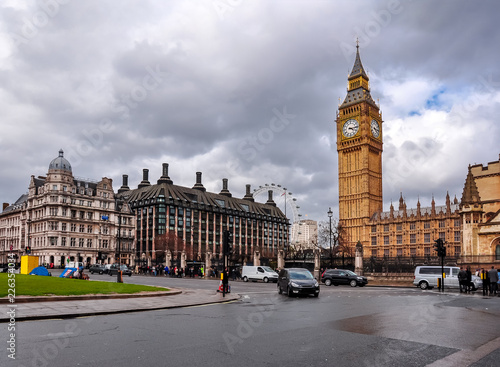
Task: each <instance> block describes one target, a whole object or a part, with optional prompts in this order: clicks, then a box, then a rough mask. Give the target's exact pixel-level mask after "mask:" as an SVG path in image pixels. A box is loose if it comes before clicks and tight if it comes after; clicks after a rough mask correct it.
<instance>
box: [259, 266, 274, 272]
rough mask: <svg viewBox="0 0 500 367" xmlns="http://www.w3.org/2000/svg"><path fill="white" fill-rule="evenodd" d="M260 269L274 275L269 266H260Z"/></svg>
mask: <svg viewBox="0 0 500 367" xmlns="http://www.w3.org/2000/svg"><path fill="white" fill-rule="evenodd" d="M261 268H262V269H264V270H265V271H267V272H270V273H274V270H273V269H271V268H270V267H269V266H261Z"/></svg>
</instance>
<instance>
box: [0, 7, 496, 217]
mask: <svg viewBox="0 0 500 367" xmlns="http://www.w3.org/2000/svg"><path fill="white" fill-rule="evenodd" d="M0 6H1V8H0V12H1V14H0V19H1V21H0V111H1V112H0V113H1V118H0V124H1V134H0V149H1V155H0V201H1V202H8V203H12V202H14V201H15V200H17V199H18V198H19V196H20V195H22V194H23V193H25V192H27V189H28V184H29V179H30V176H31V175H35V176H39V175H45V174H46V173H47V170H48V165H49V163H50V161H51V160H52V159H53V158H55V157H57V155H58V151H59V149H61V148H62V149H63V150H64V152H65V157H66V158H67V159H68V160H69V161H70V163H71V164H72V166H73V174H74V175H75V176H78V177H84V178H90V179H93V180H100V179H101V178H102V177H110V178H112V179H113V186H114V189H115V191H116V190H117V189H118V188H119V187H120V185H121V183H122V175H123V174H128V175H129V186H130V187H131V188H135V187H137V185H138V184H139V182H140V181H141V180H142V170H143V168H148V169H149V180H150V182H151V183H155V182H156V180H157V179H158V178H159V177H160V176H161V165H162V163H169V176H170V178H171V179H172V180H173V182H174V184H178V185H182V186H188V187H192V186H193V185H194V184H195V180H196V172H197V171H201V172H203V185H204V186H205V187H206V188H207V190H208V191H212V192H220V190H221V188H222V178H228V179H229V190H230V191H231V193H232V194H233V196H236V197H243V195H244V194H245V185H246V184H251V185H252V189H255V188H258V186H259V185H264V184H266V183H268V184H271V183H275V184H281V185H283V186H285V187H287V189H288V190H289V191H291V192H292V193H293V197H295V198H296V199H297V201H296V202H295V203H297V204H298V205H299V206H300V213H301V214H302V218H307V219H314V220H327V216H326V213H327V211H328V208H329V207H332V210H333V211H334V217H338V170H337V150H336V134H335V118H336V112H337V107H338V103H339V98H340V99H342V100H343V98H344V97H345V94H346V88H347V75H348V73H349V72H350V70H351V68H352V66H353V64H354V58H355V50H356V48H355V45H356V37H358V38H359V45H360V54H361V60H362V62H363V65H364V67H365V70H366V71H367V72H368V75H369V77H370V85H371V94H372V96H373V98H374V99H375V100H377V99H378V100H379V102H380V107H381V111H382V117H383V119H384V123H383V127H382V129H383V136H384V152H383V157H382V159H383V190H384V210H388V209H389V206H390V203H391V200H392V202H393V203H394V204H395V206H396V208H397V203H398V199H399V196H400V192H402V194H403V197H404V198H405V200H406V202H407V205H408V207H409V208H410V207H416V203H417V199H418V198H420V202H421V205H422V207H425V206H430V202H431V199H432V195H434V198H435V201H436V204H437V205H443V204H444V202H445V196H446V192H447V191H448V192H449V193H450V196H451V198H452V199H453V198H454V196H455V195H456V196H457V198H458V199H459V200H460V198H461V196H462V189H463V185H464V182H465V177H466V175H467V167H468V165H469V164H476V163H481V164H484V165H486V164H487V163H488V162H491V161H495V160H498V159H499V153H500V143H499V141H500V128H499V118H498V115H499V112H500V71H499V65H500V27H498V14H500V2H498V1H495V0H491V1H480V2H479V1H475V2H472V1H466V0H460V1H439V2H436V1H409V0H401V1H355V2H354V1H351V0H348V1H319V0H296V1H291V0H290V1H284V0H283V1H271V0H262V1H255V0H220V1H218V0H215V1H210V0H203V1H160V0H150V1H119V2H118V1H108V0H86V1H77V0H39V1H17V0H10V1H7V0H3V1H2V2H1V5H0ZM262 199H263V200H264V201H265V200H266V199H267V197H264V196H263V198H262Z"/></svg>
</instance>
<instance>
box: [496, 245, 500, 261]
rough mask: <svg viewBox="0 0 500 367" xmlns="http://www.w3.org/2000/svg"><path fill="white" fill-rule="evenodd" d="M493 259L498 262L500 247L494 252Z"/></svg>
mask: <svg viewBox="0 0 500 367" xmlns="http://www.w3.org/2000/svg"><path fill="white" fill-rule="evenodd" d="M495 259H496V260H500V245H497V248H496V250H495Z"/></svg>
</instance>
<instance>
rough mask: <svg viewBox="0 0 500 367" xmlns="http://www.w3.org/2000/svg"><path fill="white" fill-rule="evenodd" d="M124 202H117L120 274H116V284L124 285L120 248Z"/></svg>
mask: <svg viewBox="0 0 500 367" xmlns="http://www.w3.org/2000/svg"><path fill="white" fill-rule="evenodd" d="M122 203H123V202H122V201H121V200H118V201H117V202H116V204H117V205H116V209H117V211H118V238H117V240H118V241H117V244H116V246H117V257H118V269H117V270H118V272H117V274H116V282H117V283H123V274H122V269H121V261H120V246H121V228H122V215H121V204H122Z"/></svg>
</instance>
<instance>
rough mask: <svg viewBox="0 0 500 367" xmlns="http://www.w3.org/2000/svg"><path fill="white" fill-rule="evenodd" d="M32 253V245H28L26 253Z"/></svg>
mask: <svg viewBox="0 0 500 367" xmlns="http://www.w3.org/2000/svg"><path fill="white" fill-rule="evenodd" d="M30 254H31V246H26V255H30Z"/></svg>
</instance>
